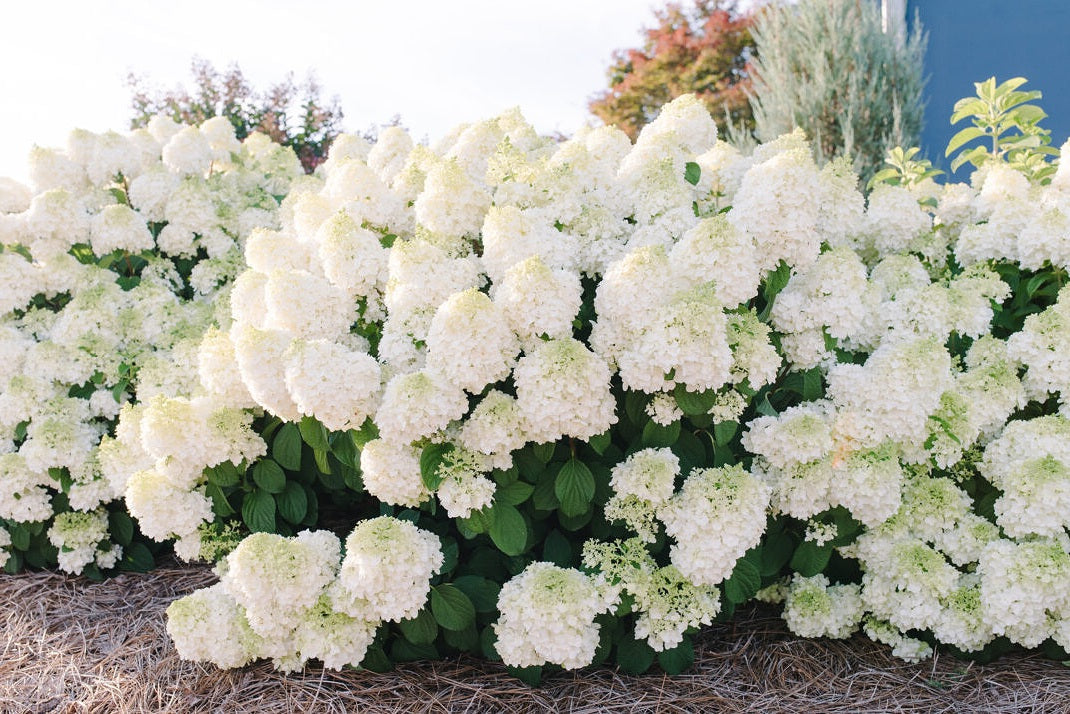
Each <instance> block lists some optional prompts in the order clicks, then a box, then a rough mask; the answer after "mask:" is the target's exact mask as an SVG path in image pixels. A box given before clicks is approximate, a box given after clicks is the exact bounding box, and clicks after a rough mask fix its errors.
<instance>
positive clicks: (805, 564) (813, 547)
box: [791, 540, 832, 578]
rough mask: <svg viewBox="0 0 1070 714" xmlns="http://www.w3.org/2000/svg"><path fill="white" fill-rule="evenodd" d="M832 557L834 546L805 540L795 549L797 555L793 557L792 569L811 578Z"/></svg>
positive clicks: (821, 569) (822, 568) (823, 567)
mask: <svg viewBox="0 0 1070 714" xmlns="http://www.w3.org/2000/svg"><path fill="white" fill-rule="evenodd" d="M831 557H832V546H830V545H817V544H816V543H813V542H812V541H808V540H805V541H803V542H802V543H800V544H799V547H798V548H796V549H795V555H793V556H792V557H791V569H792V570H794V571H795V572H797V573H798V574H799V575H802V576H803V577H806V578H809V577H812V576H814V575H817V574H818V573H820V572H821V571H823V570H824V569H825V566H826V565H828V562H829V558H831Z"/></svg>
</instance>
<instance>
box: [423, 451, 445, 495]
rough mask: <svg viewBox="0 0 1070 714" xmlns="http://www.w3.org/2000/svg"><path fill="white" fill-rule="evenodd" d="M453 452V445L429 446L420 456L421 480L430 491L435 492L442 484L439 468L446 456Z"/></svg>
mask: <svg viewBox="0 0 1070 714" xmlns="http://www.w3.org/2000/svg"><path fill="white" fill-rule="evenodd" d="M451 451H453V444H449V443H446V444H428V445H427V446H425V447H424V450H423V452H422V453H421V454H420V478H421V479H423V482H424V486H426V487H427V490H429V491H435V490H436V489H438V487H439V486H440V485H441V484H442V477H441V476H439V473H438V471H439V466H441V465H442V462H443V460H445V458H446V455H447V454H449V453H450V452H451Z"/></svg>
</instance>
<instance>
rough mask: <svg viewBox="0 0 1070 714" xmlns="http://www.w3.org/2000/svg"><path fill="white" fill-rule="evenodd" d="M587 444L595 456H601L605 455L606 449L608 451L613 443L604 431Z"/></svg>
mask: <svg viewBox="0 0 1070 714" xmlns="http://www.w3.org/2000/svg"><path fill="white" fill-rule="evenodd" d="M587 443H588V444H590V446H591V448H592V449H594V451H595V453H596V454H598V455H599V456H601V455H602V454H604V453H606V449H608V448H609V445H610V444H611V443H613V439H612V437H610V435H609V432H608V431H605V432H602V433H601V434H599V435H598V436H592V437H591V438H590V440H589V441H588V442H587Z"/></svg>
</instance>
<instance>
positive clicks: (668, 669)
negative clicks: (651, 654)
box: [658, 635, 695, 675]
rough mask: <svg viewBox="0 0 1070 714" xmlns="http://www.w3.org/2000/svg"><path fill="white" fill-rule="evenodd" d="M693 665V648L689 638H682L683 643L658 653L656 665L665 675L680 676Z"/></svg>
mask: <svg viewBox="0 0 1070 714" xmlns="http://www.w3.org/2000/svg"><path fill="white" fill-rule="evenodd" d="M694 663H695V647H694V645H692V644H691V638H690V637H688V636H686V635H685V636H684V639H683V641H682V642H681V643H680V644H678V645H676V646H675V647H673V648H672V649H671V650H663V651H661V652H658V664H660V665H661V668H662V669H663V670H665V673H666V674H672V675H676V674H680V673H682V672H684V671H685V670H687V669H688V668H689V667H690V666H691V665H692V664H694Z"/></svg>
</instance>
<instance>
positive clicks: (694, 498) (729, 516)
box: [658, 465, 771, 586]
mask: <svg viewBox="0 0 1070 714" xmlns="http://www.w3.org/2000/svg"><path fill="white" fill-rule="evenodd" d="M770 492H771V489H770V488H769V486H767V485H766V484H765V483H763V482H762V481H760V480H759V479H758V478H756V477H755V476H753V475H751V474H750V473H748V472H747V471H745V470H744V469H743V467H742V466H740V465H736V466H725V467H721V468H715V469H696V470H694V471H692V472H691V473H690V474H689V475H688V476H687V479H686V480H685V481H684V485H683V486H682V487H681V489H680V490H679V491H678V492H677V493H675V494H674V495H673V496H672V497H671V498H670V499H669V501H668V503H666V504H665V505H664V506H662V507H661V509H660V510H659V512H658V517H659V518H660V519H661V521H662V523H663V524H664V525H665V532H666V533H667V534H668V535H669V537H670V538H672V539H674V540H675V541H676V542H675V543H674V544H673V546H672V552H671V558H672V564H673V565H675V566H676V567H677V569H679V571H680V572H681V573H683V575H684V576H685V577H686V578H687V579H688V580H690V581H691V582H692V583H694V584H695V585H705V586H713V585H717V584H719V583H720V582H721V581H722V580H724V579H725V578H727V577H728V576H729V575H730V574H731V573H732V570H733V568H734V567H735V564H736V561H737V560H739V559H740V558H741V557H742V556H743V554H744V553H746V552H747V550H749V549H750V548H753V547H754V546H755V545H757V544H758V541H759V540H760V539H761V536H762V533H764V532H765V513H766V509H767V508H768V506H769V497H770Z"/></svg>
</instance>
